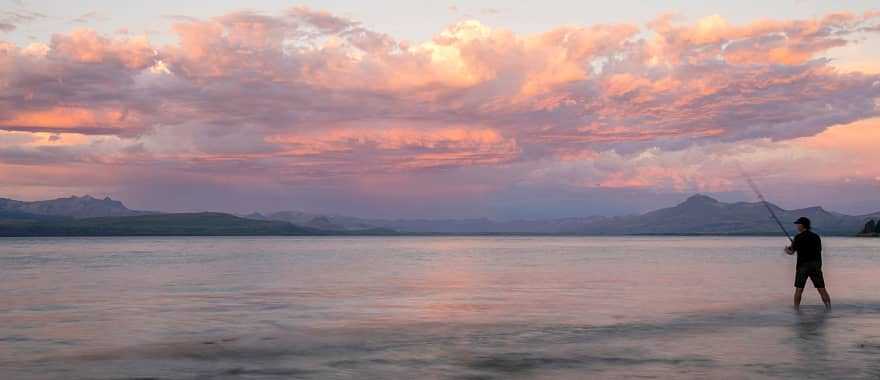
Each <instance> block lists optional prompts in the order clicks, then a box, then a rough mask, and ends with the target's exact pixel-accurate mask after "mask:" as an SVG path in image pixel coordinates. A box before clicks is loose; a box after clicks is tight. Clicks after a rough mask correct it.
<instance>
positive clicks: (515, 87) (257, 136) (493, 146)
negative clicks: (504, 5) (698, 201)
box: [0, 7, 880, 189]
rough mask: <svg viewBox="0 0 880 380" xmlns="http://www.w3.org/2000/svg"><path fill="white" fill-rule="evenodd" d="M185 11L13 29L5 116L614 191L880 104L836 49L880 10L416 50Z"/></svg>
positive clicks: (7, 50)
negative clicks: (16, 37)
mask: <svg viewBox="0 0 880 380" xmlns="http://www.w3.org/2000/svg"><path fill="white" fill-rule="evenodd" d="M0 21H2V20H0ZM173 21H174V22H173V27H172V32H173V33H174V34H175V35H176V37H177V39H176V41H174V42H172V43H170V44H167V45H157V44H155V43H153V42H151V41H150V40H149V39H147V38H146V37H142V36H130V35H126V34H123V35H119V34H117V35H115V36H104V35H101V34H99V33H97V32H96V31H94V30H91V29H75V30H73V31H70V32H66V33H59V34H56V35H54V36H53V37H52V39H51V41H48V42H47V43H45V44H33V45H31V46H17V45H14V44H11V43H3V42H0V88H2V90H3V94H4V95H3V96H2V97H0V129H4V130H7V131H16V132H20V133H35V134H38V133H43V134H45V133H56V134H57V133H62V134H64V135H65V136H66V135H73V134H80V135H84V136H91V137H90V138H99V137H101V136H105V137H112V138H113V139H117V140H118V141H124V142H125V143H122V142H118V143H115V144H114V145H113V148H112V149H110V150H112V151H113V153H112V154H111V153H109V151H106V150H104V151H101V152H103V153H102V154H103V155H110V156H112V157H114V159H113V160H114V161H113V162H114V164H124V162H126V160H129V161H130V162H132V163H133V165H134V164H137V165H140V164H142V163H145V162H150V163H152V164H151V165H157V166H163V167H167V168H170V169H175V168H177V169H180V170H201V171H204V172H213V173H227V174H229V173H244V174H247V175H261V174H267V173H275V174H276V177H277V180H278V181H279V182H296V181H306V180H309V181H311V180H315V179H320V178H324V179H327V180H330V179H334V178H335V179H338V178H340V177H346V176H349V177H352V178H354V177H356V176H359V175H364V174H365V173H374V174H376V173H379V174H381V173H395V172H409V173H417V172H432V171H436V170H454V169H456V168H460V169H467V168H476V167H497V168H510V167H513V166H517V165H526V166H529V167H530V168H531V169H532V170H534V173H533V174H534V175H538V174H535V173H540V172H541V170H542V168H541V167H540V165H544V164H546V163H548V162H555V163H563V164H564V163H565V162H570V161H571V160H572V159H573V158H574V159H575V160H586V161H587V162H591V163H592V165H594V166H595V165H598V166H596V167H597V168H598V167H600V166H603V165H604V166H605V167H608V168H611V169H609V170H598V169H596V170H594V171H592V172H590V173H587V174H588V175H587V177H588V178H591V181H593V182H596V183H598V184H600V185H602V186H606V187H607V186H620V187H639V186H642V185H645V184H648V183H655V184H656V183H661V182H663V181H671V184H670V185H669V186H670V187H671V188H676V189H680V188H684V187H687V186H690V185H689V184H690V183H692V182H693V181H691V180H690V179H688V178H687V177H686V176H684V177H682V176H677V175H672V172H671V171H666V170H663V169H658V168H656V167H650V166H647V167H646V166H644V165H640V164H639V163H640V162H654V161H656V160H658V159H659V158H658V157H673V158H672V160H673V161H674V160H677V159H679V158H680V157H677V156H667V155H670V154H671V155H674V154H687V153H676V152H689V151H693V150H695V149H696V150H699V149H707V148H705V147H707V146H715V147H717V146H727V145H735V144H736V143H738V142H741V141H756V140H760V141H767V142H768V143H769V142H772V141H782V140H791V139H796V138H800V137H805V136H813V135H816V134H819V133H821V132H822V131H824V130H826V129H827V128H828V127H830V126H832V125H838V124H847V123H852V122H856V121H859V120H863V119H867V118H871V117H875V116H878V113H880V108H878V106H877V104H878V101H877V99H878V98H880V87H878V86H876V85H875V84H876V83H877V82H878V81H880V76H878V75H873V74H864V73H858V72H842V71H838V70H837V69H836V68H835V67H834V65H833V62H831V61H830V60H829V59H827V58H825V57H824V55H823V54H824V53H825V52H827V51H828V50H829V49H832V48H836V47H841V46H846V45H852V44H857V43H859V39H860V38H861V37H862V36H864V35H865V34H866V33H876V32H878V24H880V14H877V13H865V14H849V13H837V14H829V15H825V16H821V17H817V18H815V19H806V20H764V21H757V22H752V23H747V24H741V25H737V24H732V23H730V22H728V21H726V20H725V19H723V18H721V17H719V16H711V17H707V18H704V19H701V20H697V21H696V22H686V21H679V20H677V19H676V18H675V16H662V17H659V18H657V19H656V20H654V21H652V22H650V23H648V24H647V25H635V24H607V25H604V24H603V25H591V26H580V27H576V26H567V27H559V28H555V29H552V30H548V31H546V32H543V33H537V34H527V35H523V34H517V33H514V32H513V31H510V30H506V29H502V28H493V27H489V26H487V25H484V24H482V23H480V22H478V21H475V20H467V21H462V22H459V23H456V24H454V25H450V26H449V27H448V28H446V29H444V30H442V31H440V32H439V33H438V34H437V35H435V36H434V37H433V38H432V39H431V40H429V41H423V42H416V43H414V42H408V41H402V40H398V39H396V38H394V37H393V36H389V35H386V34H383V33H379V32H376V31H373V30H370V29H368V28H366V27H365V26H364V25H363V24H361V23H360V22H358V21H356V20H352V19H349V18H346V17H341V16H338V15H334V14H332V13H328V12H324V11H318V10H313V9H310V8H306V7H295V8H291V9H288V10H287V11H284V12H281V13H279V14H266V13H260V12H255V11H239V12H232V13H228V14H225V15H222V16H219V17H215V18H211V19H206V20H201V19H194V18H190V17H174V18H173ZM114 141H116V140H114ZM46 143H47V144H48V143H50V142H49V141H47V142H46ZM114 149H115V150H114ZM713 149H715V148H713ZM50 152H51V151H50ZM59 152H60V151H59ZM20 153H21V152H17V153H16V154H20ZM31 153H33V152H31ZM703 153H706V152H701V154H703ZM10 154H11V153H10ZM29 154H30V153H29ZM49 154H51V153H49ZM58 154H59V155H60V154H61V153H58ZM65 154H70V152H69V150H68V151H67V153H65ZM78 154H80V155H77V156H76V157H83V159H86V158H84V157H85V156H88V154H86V153H84V152H82V151H80V152H78ZM706 154H708V153H706ZM29 157H45V156H40V155H36V156H34V155H33V154H31V156H29ZM64 157H66V159H74V158H72V156H64ZM94 159H95V158H94V155H93V157H91V158H88V160H94ZM29 162H34V161H33V160H32V161H29ZM614 162H620V164H619V165H615V164H613V163H614ZM670 165H672V164H671V163H670ZM553 167H556V165H547V166H546V167H545V168H544V169H546V170H550V168H553ZM677 173H680V172H677ZM539 177H540V176H539ZM700 186H704V187H707V188H722V187H723V186H724V183H722V182H717V183H709V184H702V185H700Z"/></svg>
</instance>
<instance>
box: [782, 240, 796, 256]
mask: <svg viewBox="0 0 880 380" xmlns="http://www.w3.org/2000/svg"><path fill="white" fill-rule="evenodd" d="M798 246H799V244H798V237H797V236H795V237H794V240H792V241H791V245H790V246H788V247H785V253H787V254H789V255H793V254H794V253H795V252H797V250H798Z"/></svg>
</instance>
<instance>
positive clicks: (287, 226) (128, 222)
mask: <svg viewBox="0 0 880 380" xmlns="http://www.w3.org/2000/svg"><path fill="white" fill-rule="evenodd" d="M770 207H771V208H773V210H774V211H775V212H776V213H777V215H779V217H780V219H782V221H783V223H784V225H785V228H786V229H787V230H788V231H789V232H790V233H792V234H793V233H794V225H793V224H792V221H794V220H795V219H797V218H798V217H800V216H806V217H809V218H810V219H812V221H813V225H814V228H815V230H816V231H817V232H819V233H820V234H824V235H845V236H853V235H856V234H857V233H859V231H862V232H865V228H866V226H865V225H866V223H867V222H868V221H869V220H872V219H880V213H874V214H868V215H861V216H853V215H845V214H841V213H836V212H831V211H827V210H825V209H823V208H821V207H810V208H804V209H799V210H785V209H782V208H780V207H778V206H775V205H772V204H771V205H770ZM877 224H878V223H877V222H875V223H874V227H873V228H874V229H875V231H876V229H877ZM875 233H880V231H878V232H875ZM393 234H452V235H454V234H464V235H480V234H564V235H776V234H779V230H778V227H777V226H776V224H775V223H774V222H773V220H772V219H771V218H770V216H769V214H768V213H767V210H766V209H765V207H764V205H763V204H761V203H751V202H736V203H725V202H719V201H718V200H716V199H713V198H711V197H708V196H705V195H699V194H698V195H694V196H691V197H690V198H688V199H687V200H685V201H684V202H682V203H680V204H678V205H676V206H673V207H668V208H663V209H659V210H655V211H651V212H648V213H645V214H642V215H631V216H619V217H583V218H559V219H549V220H513V221H497V220H492V219H486V218H478V219H364V218H355V217H347V216H338V215H321V214H311V213H304V212H298V211H282V212H276V213H271V214H267V215H264V214H259V213H253V214H249V215H245V216H235V215H231V214H224V213H217V212H202V213H171V214H166V213H156V212H146V211H135V210H130V209H128V208H126V207H125V205H123V204H122V203H121V202H118V201H114V200H112V199H110V198H105V199H95V198H92V197H90V196H84V197H70V198H60V199H55V200H49V201H39V202H22V201H16V200H11V199H2V198H0V236H115V235H393ZM865 235H869V234H865Z"/></svg>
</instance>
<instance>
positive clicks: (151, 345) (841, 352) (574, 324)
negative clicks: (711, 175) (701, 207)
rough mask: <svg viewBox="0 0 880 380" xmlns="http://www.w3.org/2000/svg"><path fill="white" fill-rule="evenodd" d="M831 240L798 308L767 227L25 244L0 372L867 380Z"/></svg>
mask: <svg viewBox="0 0 880 380" xmlns="http://www.w3.org/2000/svg"><path fill="white" fill-rule="evenodd" d="M835 242H836V243H835V244H837V245H838V246H844V247H847V246H851V247H850V248H845V249H839V251H840V252H835V254H834V257H835V258H836V261H835V263H834V264H835V265H834V266H833V269H834V270H839V271H841V272H839V273H846V275H845V276H843V275H838V276H836V277H835V278H836V280H835V286H836V288H835V289H839V290H836V291H835V294H837V296H836V297H837V298H836V300H837V301H838V304H836V305H835V307H836V308H835V310H834V312H833V313H832V314H829V315H827V316H826V315H824V313H823V312H822V311H821V309H820V308H821V306H815V307H814V306H810V305H807V306H805V307H804V310H805V313H804V315H801V316H798V315H796V314H794V313H792V312H790V310H789V309H788V303H789V302H790V301H789V299H788V297H787V293H788V288H789V287H790V284H789V278H788V276H787V274H788V273H789V272H788V271H789V270H790V268H789V267H788V264H790V263H789V262H788V261H785V262H782V261H779V260H778V257H775V256H772V255H767V254H766V252H770V251H771V250H776V249H778V248H777V245H778V241H777V240H774V239H763V238H707V239H702V238H659V237H652V238H601V239H600V238H595V239H592V238H591V239H585V238H558V239H557V238H553V239H550V238H488V237H487V238H453V237H443V238H433V237H431V238H429V237H411V238H410V237H406V238H345V239H342V238H340V239H335V238H334V239H330V238H327V239H323V238H322V239H317V238H316V239H293V238H290V239H288V238H271V239H269V238H260V239H256V238H222V239H220V238H199V239H170V238H163V239H134V238H132V239H98V240H96V241H91V240H89V241H82V242H79V243H76V242H75V241H74V240H63V239H62V240H50V241H42V240H40V241H36V240H35V241H32V242H31V243H29V244H31V245H33V246H34V247H36V248H28V247H23V248H21V247H20V248H16V247H15V246H14V245H13V246H12V248H9V247H6V246H4V249H5V250H7V251H10V252H8V255H7V253H4V255H0V271H2V276H4V279H5V280H7V281H5V282H3V284H0V301H3V302H2V303H3V304H4V306H2V307H0V309H2V310H0V379H19V378H22V379H30V378H40V379H44V378H47V379H56V378H57V379H67V378H88V379H98V380H104V379H123V378H129V379H130V378H157V379H186V380H190V379H201V378H211V379H214V378H217V379H241V378H259V379H289V378H304V379H323V378H352V379H353V378H358V379H361V378H365V379H386V378H393V379H396V378H417V379H419V378H424V379H425V380H428V379H451V378H474V379H476V378H483V379H510V378H514V379H515V378H529V379H531V378H549V379H580V378H585V377H589V378H592V379H595V378H598V379H606V378H607V379H617V378H634V377H645V378H700V379H702V378H724V379H726V378H788V377H792V376H797V377H813V378H877V377H878V374H880V368H878V365H880V361H878V359H880V318H877V316H878V315H880V304H877V303H876V301H872V300H876V297H875V296H876V295H875V292H872V290H873V289H871V288H870V287H869V286H866V284H870V283H871V282H870V281H872V280H873V279H874V278H875V277H876V270H877V269H878V268H880V263H878V262H877V261H876V255H873V254H872V253H870V252H871V251H866V248H865V244H873V243H865V242H864V241H863V240H855V239H852V240H845V239H839V240H835ZM878 243H880V241H878ZM146 247H150V248H149V249H148V250H146V251H145V250H144V249H145V248H146ZM731 247H735V251H734V248H731ZM744 247H745V248H744ZM877 247H878V248H880V246H877ZM733 253H735V254H733ZM25 256H28V257H33V260H30V259H28V260H23V259H22V257H25ZM44 258H47V259H49V260H48V261H47V260H43V259H44ZM7 264H8V265H7ZM10 268H11V269H10ZM779 274H785V276H781V275H780V276H777V275H779ZM4 284H5V285H4ZM783 286H784V287H785V288H782V287H783ZM780 289H781V290H783V291H785V292H784V293H781V292H780ZM721 290H723V291H721ZM783 296H784V298H782V297H783Z"/></svg>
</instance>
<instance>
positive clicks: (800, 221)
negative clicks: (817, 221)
mask: <svg viewBox="0 0 880 380" xmlns="http://www.w3.org/2000/svg"><path fill="white" fill-rule="evenodd" d="M794 224H802V225H803V226H804V227H807V228H810V219H809V218H805V217H803V216H802V217H800V218H798V219H797V220H795V221H794Z"/></svg>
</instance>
